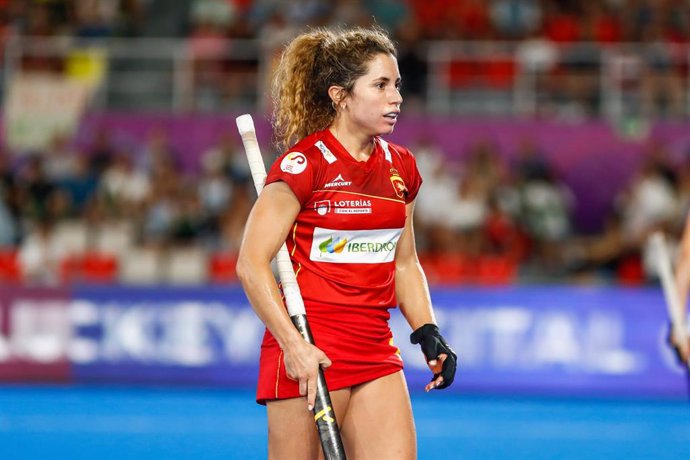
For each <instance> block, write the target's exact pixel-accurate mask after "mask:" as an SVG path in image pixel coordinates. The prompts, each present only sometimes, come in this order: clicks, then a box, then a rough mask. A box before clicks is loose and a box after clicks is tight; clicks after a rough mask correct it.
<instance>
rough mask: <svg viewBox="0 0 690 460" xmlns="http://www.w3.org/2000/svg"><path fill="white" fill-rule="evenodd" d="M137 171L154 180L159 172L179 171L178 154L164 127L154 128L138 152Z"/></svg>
mask: <svg viewBox="0 0 690 460" xmlns="http://www.w3.org/2000/svg"><path fill="white" fill-rule="evenodd" d="M136 158H137V165H136V167H137V169H138V170H140V171H144V172H145V173H146V174H147V175H148V176H149V178H151V179H153V178H155V176H156V175H157V174H158V172H159V171H168V170H172V171H179V169H180V165H179V163H178V158H177V153H176V152H175V150H174V148H173V146H172V145H171V143H170V136H169V135H168V132H167V131H166V129H165V128H164V127H163V126H156V127H154V128H152V129H151V130H150V131H149V132H148V134H147V137H146V141H145V143H144V146H143V148H142V149H141V150H140V151H139V152H138V154H137V156H136Z"/></svg>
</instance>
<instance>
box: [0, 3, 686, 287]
mask: <svg viewBox="0 0 690 460" xmlns="http://www.w3.org/2000/svg"><path fill="white" fill-rule="evenodd" d="M372 22H376V23H378V24H379V25H381V26H383V27H385V28H386V29H387V30H389V31H390V33H391V34H392V35H393V37H394V38H395V40H396V41H397V43H398V46H399V52H400V55H399V64H400V69H401V73H402V74H403V80H404V86H403V90H404V96H405V110H414V109H415V108H417V109H419V108H421V107H424V105H423V104H416V103H415V101H417V102H419V100H423V99H424V98H425V97H426V95H425V91H426V88H427V81H426V77H427V75H428V66H429V56H428V53H426V50H425V49H424V48H423V47H421V45H423V44H428V43H432V42H435V41H440V40H462V41H466V42H476V43H478V44H482V43H484V44H486V43H498V42H501V43H509V44H510V45H511V46H513V49H514V50H516V51H515V53H514V54H511V55H510V56H509V60H508V61H506V62H502V61H501V60H500V59H497V60H493V61H487V60H486V59H485V56H484V57H480V58H479V60H472V59H469V58H468V59H465V60H462V59H460V60H456V61H452V62H451V63H450V65H449V66H448V71H449V72H450V73H449V75H448V82H449V84H450V85H451V86H452V87H453V88H454V89H455V90H460V91H464V92H461V94H462V97H461V98H460V99H459V101H458V104H459V105H462V104H465V103H466V102H465V101H467V100H468V98H469V97H471V96H472V95H473V94H476V93H478V92H481V91H484V90H486V89H487V88H488V89H490V90H494V89H500V88H504V89H505V88H508V90H509V91H512V89H513V88H514V87H515V85H516V80H515V61H518V62H519V63H520V65H522V66H523V67H524V68H528V69H532V70H534V72H535V76H534V78H535V79H536V80H535V81H536V82H537V85H536V87H538V88H542V89H544V90H545V91H548V92H551V93H552V94H551V96H552V99H553V100H558V99H559V98H561V99H562V100H563V101H564V104H565V105H566V106H567V105H568V104H569V103H570V101H571V100H573V99H575V100H577V101H578V104H579V105H581V106H583V107H584V110H585V112H586V113H587V114H590V113H596V112H597V110H598V109H597V107H598V106H599V104H600V101H599V100H598V98H600V97H601V92H600V90H601V86H602V85H601V81H600V80H599V79H598V75H599V73H600V72H602V68H601V65H602V64H601V59H600V58H601V53H602V50H604V49H607V47H611V46H616V44H622V43H638V44H640V46H636V47H635V48H634V53H633V54H634V55H633V54H626V53H629V52H628V51H626V50H621V51H620V53H621V54H620V57H621V60H619V62H620V63H621V66H620V68H619V69H618V72H619V73H620V75H619V77H618V78H619V80H618V81H619V83H620V88H619V90H620V91H625V90H626V88H629V87H630V85H631V84H632V83H631V81H633V80H635V84H637V85H638V89H639V90H640V94H641V100H640V101H639V103H640V105H641V106H642V107H643V108H644V107H647V108H646V109H644V110H643V112H644V113H645V114H647V115H654V116H657V115H659V114H671V115H676V116H680V115H682V114H684V113H685V111H686V107H685V105H686V103H685V102H684V101H685V99H686V98H685V94H686V91H685V89H684V86H685V83H684V79H685V78H686V72H687V59H688V53H687V50H686V49H685V48H683V47H682V45H684V44H687V42H688V38H689V37H688V34H689V33H690V32H689V31H690V1H687V0H676V1H671V0H592V1H586V2H584V1H576V0H486V1H485V0H426V1H420V0H407V1H395V0H343V1H340V0H338V1H330V0H329V1H326V0H78V1H77V0H0V51H2V52H4V50H5V46H4V45H5V44H6V43H7V41H8V40H9V39H11V38H14V37H44V38H54V39H56V40H57V39H60V38H61V37H69V38H70V39H75V40H82V41H84V42H85V43H98V41H99V40H101V41H105V40H108V39H110V38H117V37H129V38H137V37H144V38H145V37H177V38H181V39H184V40H187V43H188V44H189V47H190V49H191V50H192V52H193V55H194V56H195V57H196V58H195V60H193V63H194V64H193V65H194V66H195V69H194V76H195V77H194V78H195V79H196V81H195V87H196V90H197V95H202V96H204V97H202V100H206V101H209V104H218V103H219V101H221V102H222V101H227V100H229V99H232V98H235V99H237V98H245V99H246V100H247V101H248V103H249V104H252V106H253V107H255V104H256V102H257V101H256V98H252V97H247V95H249V94H251V93H252V91H254V92H256V87H257V84H256V81H257V79H259V78H260V75H261V73H260V71H259V67H260V65H259V58H258V56H257V55H253V56H250V57H246V56H244V57H242V56H240V57H237V55H235V57H233V58H228V59H225V58H218V57H219V56H225V55H226V54H227V53H228V52H229V51H231V50H232V47H233V44H235V43H238V40H243V39H251V40H253V41H255V42H257V43H260V46H261V48H262V50H263V53H264V54H265V55H268V56H275V55H277V52H278V51H279V50H280V49H281V47H282V45H283V44H284V43H285V42H286V41H287V40H289V38H291V37H292V36H293V35H294V34H295V33H297V32H298V31H299V30H301V29H303V28H304V27H305V26H307V25H309V26H319V25H325V26H333V25H346V24H361V25H367V24H371V23H372ZM241 43H247V42H241ZM642 45H644V46H642ZM242 46H244V45H242ZM486 49H493V48H490V47H489V48H486ZM496 49H498V48H496ZM497 53H498V51H497ZM557 53H558V54H559V57H558V59H559V60H560V62H561V65H560V66H554V64H553V62H554V61H555V57H554V56H555V54H557ZM489 54H491V51H490V52H489ZM635 59H637V60H638V61H639V62H638V64H640V62H641V63H642V64H641V65H632V64H631V63H632V62H633V61H635ZM635 62H637V61H635ZM0 63H4V61H0ZM563 63H564V64H563ZM21 64H22V66H23V68H24V70H30V71H34V72H56V71H57V72H61V71H63V70H64V69H63V66H64V65H65V62H64V60H62V59H59V58H55V57H54V56H52V57H51V56H47V55H45V56H34V57H31V56H27V57H25V58H24V59H23V61H22V62H21ZM2 65H3V64H0V66H2ZM633 67H634V68H635V69H636V70H634V71H633V70H631V69H632V68H633ZM126 70H127V69H126ZM129 70H133V69H129ZM134 70H136V69H134ZM139 70H141V69H139ZM635 72H637V73H636V77H635V78H631V77H630V75H631V73H635ZM626 85H627V86H626ZM249 88H252V89H249ZM657 99H658V100H659V101H661V102H660V105H661V106H663V109H664V111H663V112H657V111H655V110H656V108H658V107H656V104H657V102H659V101H657ZM201 106H203V103H202V104H201ZM228 107H229V106H228V105H221V106H220V108H221V109H223V110H227V109H228ZM652 107H655V108H652ZM192 108H199V106H197V107H192ZM536 114H537V115H538V113H536ZM544 115H547V116H548V115H550V114H549V113H548V112H547V113H544ZM91 134H92V136H91V139H90V141H89V143H88V145H76V144H75V142H74V139H71V138H68V137H64V136H56V137H55V138H54V140H53V142H52V143H51V145H50V146H49V147H47V148H45V149H44V150H43V151H40V152H33V153H32V154H25V155H24V154H23V155H15V154H14V152H11V151H9V150H8V149H7V148H6V147H4V148H3V149H2V151H0V248H2V250H0V280H2V279H5V280H6V279H14V280H17V279H24V280H25V281H28V282H40V283H55V282H57V281H60V280H63V281H64V280H70V279H71V280H74V281H84V280H85V279H86V278H87V277H89V276H91V277H92V278H93V279H95V280H106V281H116V280H120V281H124V282H144V281H146V280H149V281H152V282H157V281H161V280H163V278H161V277H160V276H159V275H160V273H163V272H166V270H167V271H171V270H173V268H174V267H183V268H182V271H181V272H180V273H179V278H175V276H177V275H175V276H173V275H170V277H171V278H170V279H173V280H174V279H178V280H180V281H184V280H188V281H189V280H197V281H208V280H209V279H217V280H219V281H221V280H228V279H232V277H233V269H234V262H233V257H234V254H235V253H236V251H237V248H238V245H239V241H240V239H241V234H242V229H243V225H244V222H245V220H246V216H247V213H248V211H249V209H250V206H251V203H252V200H253V196H254V193H253V191H252V185H251V181H250V180H249V176H248V171H247V168H246V166H245V161H244V154H243V153H242V151H241V147H240V146H238V143H237V141H236V137H235V136H234V133H228V134H227V135H225V136H221V137H220V138H218V139H209V145H208V148H207V150H206V151H205V152H204V153H203V155H201V157H200V160H199V164H198V165H197V167H195V168H191V169H192V170H190V168H185V167H183V166H182V165H181V161H180V158H181V157H183V156H185V155H183V154H182V152H179V151H177V150H176V146H174V145H171V143H170V141H169V139H168V133H166V131H165V130H164V129H154V130H152V131H151V132H150V133H149V134H148V138H147V140H146V141H145V142H140V143H132V142H130V143H124V144H123V143H119V142H116V141H115V140H114V139H113V135H112V133H111V132H109V131H108V130H106V129H103V130H102V131H99V132H95V133H91ZM410 147H411V148H412V150H413V151H414V152H415V154H416V156H417V158H418V162H419V166H420V170H421V172H422V175H423V177H425V178H426V181H425V186H424V188H423V190H422V193H421V194H420V196H419V199H418V206H417V223H416V228H417V234H418V235H417V236H418V246H419V249H420V254H422V258H423V259H424V263H425V267H426V268H427V272H428V274H429V277H430V279H431V280H432V282H433V281H437V282H477V281H479V282H512V281H514V280H516V279H523V280H527V279H544V278H546V279H592V278H595V279H606V280H609V279H613V278H617V279H622V280H627V281H629V282H643V281H644V280H645V279H646V276H647V274H646V272H645V258H644V254H645V252H644V242H645V241H646V237H647V236H648V235H649V234H650V232H652V231H654V230H656V229H658V228H663V229H666V230H668V231H670V232H671V233H673V234H677V233H678V232H679V231H680V226H681V224H682V222H683V220H684V217H685V214H686V212H687V210H688V201H689V200H690V198H689V197H690V163H688V162H687V161H685V160H683V159H680V160H679V159H678V158H673V159H671V158H670V157H669V156H668V155H667V153H666V151H665V148H664V145H663V144H654V145H650V146H649V152H648V154H647V155H646V156H645V158H646V159H647V160H646V162H645V163H644V164H643V165H641V166H640V168H639V171H638V172H637V173H636V174H635V175H634V177H632V178H631V179H630V181H629V183H628V184H627V186H626V188H625V189H624V190H622V191H620V193H619V194H618V195H617V196H612V197H611V203H610V209H609V211H608V213H607V215H606V217H605V219H604V221H603V222H602V223H601V225H600V228H599V229H598V231H597V232H595V233H594V234H589V233H587V234H585V233H584V232H582V231H581V229H579V228H578V227H577V224H576V222H575V220H574V218H573V213H574V209H575V208H576V206H577V205H578V203H577V201H576V194H575V193H573V191H572V190H570V189H569V187H568V185H567V184H566V183H565V181H563V179H562V178H561V177H559V171H557V170H555V169H554V167H553V165H551V164H549V162H548V161H547V158H548V157H549V155H545V153H544V152H541V151H540V150H539V147H538V146H537V145H535V143H533V142H530V141H524V142H522V143H521V144H520V145H519V148H518V153H517V154H516V155H513V156H509V155H506V152H501V151H499V150H498V148H497V147H496V146H495V145H493V144H492V143H491V142H489V141H485V142H480V143H478V144H477V145H475V146H474V147H473V148H472V149H471V150H470V151H467V152H462V155H460V156H458V157H457V158H458V160H456V161H451V160H450V159H449V158H451V155H449V152H443V151H441V150H440V148H439V146H438V145H435V144H434V142H433V140H432V139H419V140H418V142H417V144H416V145H411V146H410ZM508 158H510V160H508ZM438 203H444V205H443V206H442V207H441V206H438V205H437V204H438ZM180 248H183V249H185V250H186V252H182V253H180V254H179V257H178V258H177V259H175V258H173V257H170V254H171V252H172V251H173V250H176V249H180ZM86 256H89V257H86ZM176 260H178V262H176ZM125 264H128V265H130V266H131V267H130V268H131V270H130V268H126V267H125ZM194 264H196V265H194ZM193 266H195V267H197V269H190V268H189V267H193ZM146 267H151V270H149V271H148V272H147V271H146V270H145V268H146ZM185 270H187V271H185ZM152 273H153V274H152ZM214 277H215V278H214Z"/></svg>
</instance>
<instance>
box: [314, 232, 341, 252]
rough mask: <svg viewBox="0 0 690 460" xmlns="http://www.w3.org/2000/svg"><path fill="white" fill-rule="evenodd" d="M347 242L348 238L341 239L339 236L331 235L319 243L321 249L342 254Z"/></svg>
mask: <svg viewBox="0 0 690 460" xmlns="http://www.w3.org/2000/svg"><path fill="white" fill-rule="evenodd" d="M346 244H347V238H343V239H341V238H340V237H339V236H336V237H335V239H333V237H330V238H328V239H327V240H326V241H324V242H323V243H321V244H319V251H321V252H327V253H329V254H333V253H334V252H335V253H337V254H340V253H341V252H343V248H344V247H345V245H346Z"/></svg>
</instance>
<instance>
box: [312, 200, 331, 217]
mask: <svg viewBox="0 0 690 460" xmlns="http://www.w3.org/2000/svg"><path fill="white" fill-rule="evenodd" d="M314 210H315V211H316V212H317V214H318V215H320V216H325V215H326V214H328V213H329V212H330V211H331V200H322V201H317V202H316V203H314Z"/></svg>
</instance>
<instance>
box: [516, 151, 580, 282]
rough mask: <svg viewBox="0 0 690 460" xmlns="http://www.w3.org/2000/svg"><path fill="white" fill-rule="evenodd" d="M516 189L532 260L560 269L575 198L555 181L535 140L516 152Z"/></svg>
mask: <svg viewBox="0 0 690 460" xmlns="http://www.w3.org/2000/svg"><path fill="white" fill-rule="evenodd" d="M515 169H516V171H517V172H518V174H519V175H518V189H519V192H520V209H521V219H522V225H523V226H524V228H525V231H526V232H527V233H528V235H529V237H530V239H531V240H532V242H533V245H534V253H533V255H534V256H535V258H536V259H535V260H536V261H537V262H538V263H540V264H543V266H544V267H547V268H546V270H547V272H548V271H549V270H554V269H555V268H556V267H558V266H560V264H561V262H562V260H561V256H562V254H561V249H562V245H563V244H564V243H565V242H566V240H567V238H568V237H569V236H570V235H571V232H572V223H571V214H572V210H573V208H574V204H575V201H574V200H575V197H574V195H573V193H572V192H571V191H570V189H569V188H568V187H567V186H566V184H565V183H563V182H561V181H559V180H558V179H557V178H556V174H555V172H554V171H553V169H552V167H551V165H550V164H549V163H548V161H547V159H546V158H545V156H544V155H543V154H542V153H541V152H540V151H539V150H538V149H537V147H536V145H535V143H534V141H532V140H529V139H528V140H525V141H523V144H522V146H521V150H520V151H519V152H518V163H517V166H516V168H515Z"/></svg>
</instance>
